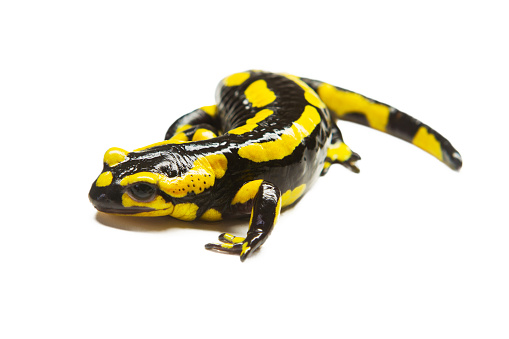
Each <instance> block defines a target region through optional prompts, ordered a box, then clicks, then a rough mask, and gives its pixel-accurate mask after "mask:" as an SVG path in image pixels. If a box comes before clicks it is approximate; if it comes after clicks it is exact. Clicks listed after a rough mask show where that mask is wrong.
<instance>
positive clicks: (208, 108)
mask: <svg viewBox="0 0 509 339" xmlns="http://www.w3.org/2000/svg"><path fill="white" fill-rule="evenodd" d="M201 110H202V111H204V112H205V113H207V114H208V115H210V116H211V117H215V116H216V115H217V106H216V105H210V106H203V107H202V108H201Z"/></svg>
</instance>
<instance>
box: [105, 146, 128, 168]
mask: <svg viewBox="0 0 509 339" xmlns="http://www.w3.org/2000/svg"><path fill="white" fill-rule="evenodd" d="M127 154H129V152H127V151H126V150H124V149H122V148H118V147H112V148H110V149H109V150H107V151H106V153H105V154H104V159H103V161H104V162H105V163H106V164H108V166H110V167H113V166H115V165H118V164H119V163H121V162H122V161H124V160H125V159H126V157H127Z"/></svg>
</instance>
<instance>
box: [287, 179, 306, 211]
mask: <svg viewBox="0 0 509 339" xmlns="http://www.w3.org/2000/svg"><path fill="white" fill-rule="evenodd" d="M305 190H306V184H302V185H300V186H297V187H295V188H294V189H293V190H288V191H286V192H285V193H283V195H282V196H281V200H282V201H283V207H286V206H290V205H291V204H293V203H294V202H295V201H297V199H299V198H300V197H301V196H302V195H303V194H304V191H305Z"/></svg>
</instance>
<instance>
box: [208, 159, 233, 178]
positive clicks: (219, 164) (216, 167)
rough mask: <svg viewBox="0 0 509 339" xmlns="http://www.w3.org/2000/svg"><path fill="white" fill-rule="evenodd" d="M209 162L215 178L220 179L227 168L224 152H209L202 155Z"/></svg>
mask: <svg viewBox="0 0 509 339" xmlns="http://www.w3.org/2000/svg"><path fill="white" fill-rule="evenodd" d="M204 158H205V159H206V160H207V162H208V163H209V165H210V167H211V168H212V171H213V172H214V175H215V176H216V178H218V179H221V178H222V177H223V176H224V174H225V173H226V170H227V169H228V159H226V157H225V156H224V154H211V155H207V156H205V157H204Z"/></svg>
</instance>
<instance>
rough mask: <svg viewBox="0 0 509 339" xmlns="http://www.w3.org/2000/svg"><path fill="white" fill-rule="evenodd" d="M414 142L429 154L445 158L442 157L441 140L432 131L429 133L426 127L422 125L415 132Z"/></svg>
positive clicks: (440, 158)
mask: <svg viewBox="0 0 509 339" xmlns="http://www.w3.org/2000/svg"><path fill="white" fill-rule="evenodd" d="M412 143H413V144H414V145H415V146H417V147H419V148H421V149H423V150H425V151H426V152H428V153H429V154H431V155H433V156H434V157H436V158H437V159H439V160H443V158H442V148H441V147H440V142H439V141H438V140H437V139H436V138H435V136H434V135H433V134H431V133H428V130H427V129H426V127H424V126H421V127H419V130H418V131H417V133H416V134H415V137H414V139H413V140H412Z"/></svg>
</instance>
